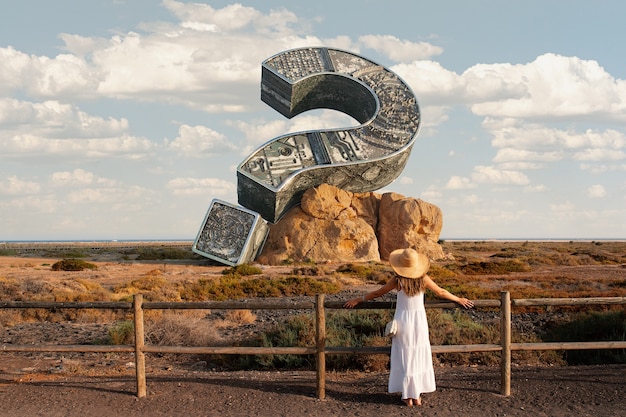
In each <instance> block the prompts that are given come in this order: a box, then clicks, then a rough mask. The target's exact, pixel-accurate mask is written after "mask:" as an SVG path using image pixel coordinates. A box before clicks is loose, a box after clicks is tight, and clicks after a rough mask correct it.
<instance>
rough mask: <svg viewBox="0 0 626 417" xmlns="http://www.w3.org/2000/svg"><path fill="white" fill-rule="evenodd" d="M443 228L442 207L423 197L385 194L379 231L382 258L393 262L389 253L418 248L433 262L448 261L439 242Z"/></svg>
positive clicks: (382, 199)
mask: <svg viewBox="0 0 626 417" xmlns="http://www.w3.org/2000/svg"><path fill="white" fill-rule="evenodd" d="M442 227H443V216H442V213H441V209H439V207H437V206H435V205H433V204H430V203H427V202H425V201H423V200H420V199H419V198H417V199H416V198H409V197H404V196H403V195H400V194H396V193H386V194H383V195H382V198H381V200H380V209H379V214H378V229H377V230H378V246H379V249H380V257H381V259H385V260H386V259H389V253H391V251H393V250H395V249H398V248H414V249H416V250H418V251H421V252H423V253H424V254H426V255H427V256H428V257H429V258H430V259H433V260H434V259H442V258H444V257H445V254H444V252H443V248H442V247H441V245H439V243H438V242H439V235H440V233H441V228H442Z"/></svg>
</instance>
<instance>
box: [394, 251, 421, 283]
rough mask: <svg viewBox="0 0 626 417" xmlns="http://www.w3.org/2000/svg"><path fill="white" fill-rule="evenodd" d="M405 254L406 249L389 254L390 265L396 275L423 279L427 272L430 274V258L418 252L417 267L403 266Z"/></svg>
mask: <svg viewBox="0 0 626 417" xmlns="http://www.w3.org/2000/svg"><path fill="white" fill-rule="evenodd" d="M403 253H404V249H396V250H394V251H393V252H391V253H390V254H389V263H390V264H391V268H392V269H393V270H394V271H395V272H396V274H398V275H400V276H401V277H404V278H421V277H423V276H424V275H425V274H426V272H428V269H429V268H430V260H429V259H428V256H426V255H424V254H423V253H420V252H417V259H418V262H417V265H411V266H403V265H402V257H403Z"/></svg>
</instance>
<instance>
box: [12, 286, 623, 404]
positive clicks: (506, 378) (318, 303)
mask: <svg viewBox="0 0 626 417" xmlns="http://www.w3.org/2000/svg"><path fill="white" fill-rule="evenodd" d="M324 298H325V297H324V295H323V294H320V295H317V296H316V298H315V302H308V301H303V302H294V303H280V302H265V301H247V302H240V301H226V302H144V301H143V296H142V295H141V294H137V295H135V296H134V298H133V302H132V303H127V302H72V303H58V302H35V301H33V302H28V301H23V302H18V301H0V308H13V309H25V308H42V309H62V308H71V309H113V310H131V309H132V310H133V317H134V329H135V341H134V345H11V344H3V345H2V351H4V352H102V353H106V352H127V353H134V355H135V365H136V367H135V373H136V381H137V397H139V398H142V397H145V396H146V393H147V384H146V353H182V354H231V355H283V354H289V355H315V357H316V368H317V369H316V370H317V372H316V379H317V397H318V398H319V399H324V398H325V396H326V391H325V390H326V355H328V354H331V355H332V354H389V353H390V347H388V346H387V347H330V346H328V347H327V346H326V316H325V310H326V309H343V302H338V301H337V302H326V301H325V299H324ZM474 304H475V307H476V308H481V307H482V308H494V307H497V308H499V309H500V336H501V337H500V344H470V345H446V346H437V345H435V346H432V351H433V353H469V352H501V360H500V363H501V366H500V369H501V393H502V394H503V395H506V396H509V395H511V352H512V351H517V350H525V351H528V350H583V349H626V341H624V340H620V341H602V342H555V343H511V309H512V307H517V306H519V307H521V306H582V305H585V306H587V305H619V304H621V305H623V304H626V297H595V298H538V299H519V300H511V298H510V294H509V292H502V293H500V299H499V300H476V301H474ZM394 306H395V302H371V301H370V302H365V303H360V304H359V305H358V306H357V307H356V308H357V309H391V308H393V307H394ZM457 307H458V306H457V305H456V304H454V303H452V302H447V301H444V302H427V303H426V308H457ZM148 309H152V310H189V309H203V310H204V309H207V310H208V309H219V310H264V309H271V310H278V309H288V310H313V311H314V314H315V346H308V347H295V346H294V347H229V346H226V347H224V346H219V347H218V346H214V347H211V346H193V347H190V346H157V345H146V344H145V337H144V314H143V313H144V310H148Z"/></svg>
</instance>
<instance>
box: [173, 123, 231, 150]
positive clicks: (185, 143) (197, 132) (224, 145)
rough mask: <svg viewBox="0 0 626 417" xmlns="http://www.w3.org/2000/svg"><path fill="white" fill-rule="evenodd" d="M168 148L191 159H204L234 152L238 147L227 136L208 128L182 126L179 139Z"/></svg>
mask: <svg viewBox="0 0 626 417" xmlns="http://www.w3.org/2000/svg"><path fill="white" fill-rule="evenodd" d="M167 147H168V148H169V149H171V150H173V151H175V152H178V153H180V154H181V155H184V156H186V157H189V158H204V157H207V156H210V155H215V154H220V155H221V154H224V153H225V152H232V151H234V150H235V149H237V147H236V146H235V145H234V144H232V143H230V142H229V141H228V140H227V139H226V136H224V135H223V134H221V133H218V132H216V131H215V130H213V129H211V128H208V127H206V126H189V125H181V126H180V127H179V129H178V137H177V138H176V139H174V140H173V141H172V142H171V143H167Z"/></svg>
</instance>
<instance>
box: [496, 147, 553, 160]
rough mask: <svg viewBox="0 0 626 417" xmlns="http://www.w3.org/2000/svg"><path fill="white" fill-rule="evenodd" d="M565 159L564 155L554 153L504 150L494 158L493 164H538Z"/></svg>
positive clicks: (513, 149)
mask: <svg viewBox="0 0 626 417" xmlns="http://www.w3.org/2000/svg"><path fill="white" fill-rule="evenodd" d="M561 159H563V153H562V152H559V151H554V152H536V151H528V150H525V149H515V148H502V149H498V153H497V154H496V156H495V157H494V158H493V162H502V163H504V162H511V161H537V162H554V161H559V160H561Z"/></svg>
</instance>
